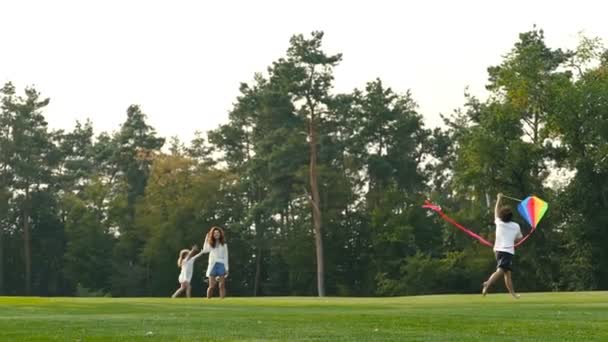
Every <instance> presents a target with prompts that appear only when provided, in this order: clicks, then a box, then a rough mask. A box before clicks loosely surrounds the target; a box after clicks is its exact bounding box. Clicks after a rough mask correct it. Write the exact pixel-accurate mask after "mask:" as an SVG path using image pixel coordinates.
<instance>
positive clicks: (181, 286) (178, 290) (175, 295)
mask: <svg viewBox="0 0 608 342" xmlns="http://www.w3.org/2000/svg"><path fill="white" fill-rule="evenodd" d="M182 291H184V284H183V283H182V284H180V285H179V289H177V291H175V293H174V294H173V296H171V298H175V297H177V296H179V294H180V293H182Z"/></svg>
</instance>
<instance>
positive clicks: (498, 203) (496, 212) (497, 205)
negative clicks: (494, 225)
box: [494, 192, 502, 218]
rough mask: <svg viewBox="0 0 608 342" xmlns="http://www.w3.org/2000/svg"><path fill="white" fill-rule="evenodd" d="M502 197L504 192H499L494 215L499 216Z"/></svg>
mask: <svg viewBox="0 0 608 342" xmlns="http://www.w3.org/2000/svg"><path fill="white" fill-rule="evenodd" d="M501 198H502V193H501V192H499V193H498V195H497V196H496V206H495V207H494V217H495V218H496V217H498V211H499V210H500V200H501Z"/></svg>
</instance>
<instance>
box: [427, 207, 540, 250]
mask: <svg viewBox="0 0 608 342" xmlns="http://www.w3.org/2000/svg"><path fill="white" fill-rule="evenodd" d="M424 203H425V204H424V205H423V206H422V207H423V208H427V209H431V210H433V211H435V212H436V213H437V214H439V215H440V216H441V217H442V218H443V219H444V220H446V221H447V222H449V223H451V224H452V225H454V226H455V227H456V228H458V229H460V230H462V231H463V232H465V233H466V234H467V235H469V236H470V237H472V238H474V239H476V240H477V241H479V242H480V243H481V244H482V245H486V246H488V247H492V246H493V245H494V244H493V243H491V242H490V241H488V240H486V239H484V238H483V237H481V236H480V235H478V234H476V233H475V232H473V231H471V230H470V229H467V228H465V227H464V226H462V225H461V224H459V223H458V222H456V221H454V220H453V219H452V218H451V217H449V216H448V215H446V214H444V213H443V211H441V207H440V206H438V205H435V204H433V203H431V202H429V201H428V200H425V201H424ZM530 234H531V232H530V233H529V234H528V235H527V236H526V237H525V238H523V239H522V240H521V241H519V243H518V244H520V243H522V242H523V241H524V240H525V239H527V238H528V236H530Z"/></svg>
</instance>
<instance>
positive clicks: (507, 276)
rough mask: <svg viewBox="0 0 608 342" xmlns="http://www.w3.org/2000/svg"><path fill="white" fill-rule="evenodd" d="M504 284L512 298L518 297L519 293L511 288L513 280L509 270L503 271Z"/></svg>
mask: <svg viewBox="0 0 608 342" xmlns="http://www.w3.org/2000/svg"><path fill="white" fill-rule="evenodd" d="M505 286H506V287H507V290H509V293H510V294H511V296H513V298H515V299H519V295H518V294H516V293H515V290H513V280H512V279H511V271H507V272H505Z"/></svg>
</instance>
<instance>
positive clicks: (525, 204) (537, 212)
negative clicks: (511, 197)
mask: <svg viewBox="0 0 608 342" xmlns="http://www.w3.org/2000/svg"><path fill="white" fill-rule="evenodd" d="M548 207H549V205H547V202H545V201H543V200H541V199H540V198H538V197H536V196H530V197H527V198H526V199H524V200H523V201H521V202H520V203H519V205H518V206H517V211H519V214H520V215H521V216H522V217H523V218H524V219H525V220H526V221H527V222H528V223H529V224H530V226H531V227H532V229H536V225H537V224H538V222H540V219H541V218H543V215H545V212H547V208H548Z"/></svg>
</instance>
